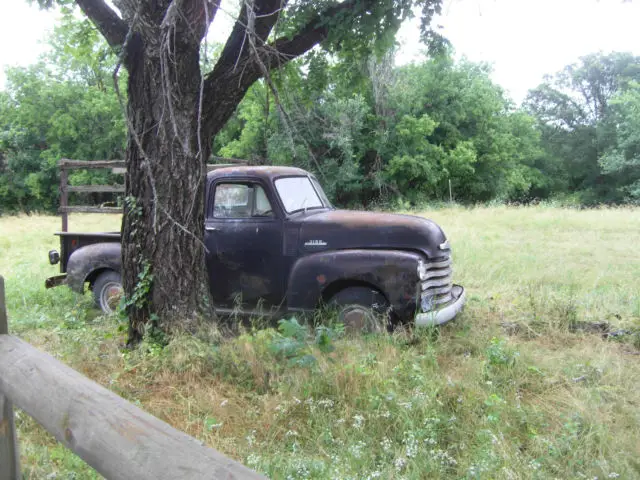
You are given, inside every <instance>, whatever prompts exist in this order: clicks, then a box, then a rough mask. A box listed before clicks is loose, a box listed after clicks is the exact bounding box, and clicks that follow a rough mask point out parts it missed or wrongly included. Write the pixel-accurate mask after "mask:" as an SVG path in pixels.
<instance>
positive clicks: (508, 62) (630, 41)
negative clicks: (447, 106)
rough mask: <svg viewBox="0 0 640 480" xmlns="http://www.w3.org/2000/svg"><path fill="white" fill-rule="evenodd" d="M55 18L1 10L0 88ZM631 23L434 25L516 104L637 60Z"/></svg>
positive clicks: (492, 10) (556, 4)
mask: <svg viewBox="0 0 640 480" xmlns="http://www.w3.org/2000/svg"><path fill="white" fill-rule="evenodd" d="M6 1H7V0H5V2H6ZM56 17H57V16H56V14H55V13H50V12H42V11H39V10H38V8H37V7H32V6H29V5H28V4H27V2H26V0H12V1H11V3H10V4H9V5H3V15H2V16H0V45H2V47H1V48H0V85H4V81H5V76H4V68H5V67H6V66H9V65H28V64H30V63H33V62H35V61H36V60H37V59H38V56H39V55H40V54H42V53H43V52H44V51H45V50H46V45H45V44H44V42H43V40H44V38H45V35H46V32H47V31H48V30H50V29H51V28H52V27H53V25H54V24H55V21H56ZM221 17H226V18H220V19H218V20H219V22H218V23H222V24H226V25H225V26H227V27H228V26H229V25H230V24H231V22H230V21H229V15H228V14H227V15H225V14H221ZM638 23H640V0H633V1H624V0H444V4H443V13H442V16H441V17H440V18H438V19H437V20H436V21H435V24H436V25H441V26H442V27H443V28H442V30H441V33H442V34H443V35H444V36H445V37H446V38H448V39H449V40H450V41H451V43H452V44H453V46H454V48H455V51H456V55H457V56H458V57H462V56H465V57H467V58H468V59H469V60H472V61H484V62H488V63H490V64H491V65H492V66H493V69H494V71H493V74H492V78H493V80H494V81H495V82H496V83H498V84H499V85H501V86H502V87H503V88H504V89H505V90H506V91H507V92H508V94H509V95H510V96H511V97H512V98H513V99H514V100H515V101H516V102H518V103H519V102H520V101H522V99H523V98H524V97H525V95H526V93H527V91H528V90H529V89H530V88H533V87H535V86H537V85H538V84H539V83H540V82H541V81H542V79H543V76H544V75H545V74H550V73H554V72H556V71H559V70H560V69H562V68H563V67H564V66H565V65H568V64H570V63H573V62H575V61H576V60H577V59H578V58H579V57H580V56H583V55H586V54H589V53H593V52H598V51H602V52H604V53H609V52H612V51H629V52H632V53H634V54H635V55H640V33H639V29H638V27H637V25H638ZM216 27H217V25H216ZM223 29H224V27H223ZM215 30H216V31H218V32H219V31H221V29H219V28H216V29H215ZM418 35H419V32H418V28H417V20H415V21H413V22H407V23H406V24H405V25H404V26H403V27H402V29H401V31H400V34H399V37H398V40H399V42H400V44H401V49H400V53H399V55H398V59H397V63H399V64H403V63H407V62H411V61H417V60H419V59H420V56H421V50H422V47H421V46H420V44H419V41H418Z"/></svg>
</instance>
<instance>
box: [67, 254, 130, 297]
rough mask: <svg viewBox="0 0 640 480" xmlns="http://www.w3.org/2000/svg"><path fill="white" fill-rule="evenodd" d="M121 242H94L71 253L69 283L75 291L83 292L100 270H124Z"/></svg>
mask: <svg viewBox="0 0 640 480" xmlns="http://www.w3.org/2000/svg"><path fill="white" fill-rule="evenodd" d="M120 255H121V247H120V244H119V243H115V242H105V243H94V244H92V245H87V246H86V247H81V248H79V249H78V250H76V251H75V252H73V253H72V254H71V256H70V257H69V261H68V262H67V285H69V287H70V288H71V290H73V291H74V292H78V293H83V292H84V284H85V282H86V281H88V280H89V279H90V278H91V276H92V273H93V272H96V271H98V270H105V269H108V270H114V271H116V272H118V273H120V272H121V270H122V260H121V257H120Z"/></svg>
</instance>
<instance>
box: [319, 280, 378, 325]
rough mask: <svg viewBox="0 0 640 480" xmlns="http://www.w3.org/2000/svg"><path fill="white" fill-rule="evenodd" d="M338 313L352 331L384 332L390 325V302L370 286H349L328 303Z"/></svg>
mask: <svg viewBox="0 0 640 480" xmlns="http://www.w3.org/2000/svg"><path fill="white" fill-rule="evenodd" d="M328 306H329V308H332V309H335V310H336V311H337V313H338V321H339V322H340V323H343V324H344V326H345V327H346V330H347V332H350V333H360V332H362V333H383V332H386V331H388V330H389V327H390V312H389V302H388V301H387V299H386V298H385V297H384V295H383V294H382V293H380V292H379V291H378V290H375V289H374V288H370V287H348V288H345V289H343V290H340V291H339V292H338V293H336V294H335V295H334V296H333V297H331V299H330V300H329V303H328Z"/></svg>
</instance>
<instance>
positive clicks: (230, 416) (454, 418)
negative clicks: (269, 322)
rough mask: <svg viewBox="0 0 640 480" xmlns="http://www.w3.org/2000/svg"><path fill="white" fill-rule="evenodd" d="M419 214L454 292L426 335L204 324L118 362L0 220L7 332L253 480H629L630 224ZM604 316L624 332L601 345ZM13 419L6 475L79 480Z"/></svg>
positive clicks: (505, 211) (638, 388)
mask: <svg viewBox="0 0 640 480" xmlns="http://www.w3.org/2000/svg"><path fill="white" fill-rule="evenodd" d="M423 214H424V215H426V216H429V217H430V218H433V219H434V220H436V221H437V222H438V223H439V224H440V225H441V226H442V227H443V228H444V230H445V232H446V233H447V234H448V236H449V238H450V240H451V243H452V246H453V251H454V265H455V273H454V278H455V281H456V282H458V283H461V284H463V285H464V286H465V287H466V288H467V291H468V294H469V301H468V306H467V309H466V310H465V312H464V313H463V315H462V316H461V317H459V318H458V319H456V321H454V322H452V323H450V324H449V325H446V326H443V327H441V328H439V329H434V330H424V331H414V332H411V331H404V332H399V333H397V334H394V335H380V336H367V337H360V338H355V339H354V338H345V337H344V336H342V334H341V329H340V328H339V327H338V326H331V325H330V326H329V327H327V328H325V329H318V330H316V331H314V330H313V328H312V327H307V326H298V325H297V324H296V323H295V322H293V321H289V322H287V323H286V324H285V325H284V326H283V328H281V330H280V331H278V330H277V329H274V328H261V326H260V325H259V324H256V327H255V328H252V329H247V330H246V331H245V332H244V333H242V334H241V335H240V336H237V337H234V338H228V337H226V336H222V335H220V333H219V331H218V329H217V328H216V327H215V326H214V325H209V326H203V327H202V328H201V329H200V331H199V332H198V334H197V335H192V336H187V335H183V336H180V337H177V338H174V339H172V340H171V341H170V342H169V344H168V346H166V347H165V348H161V347H160V346H159V345H158V344H157V343H155V342H154V341H152V340H150V339H149V340H146V341H145V342H144V343H143V345H142V346H141V348H139V349H138V350H136V351H134V352H127V351H125V350H123V349H122V348H121V346H122V344H123V343H124V340H125V337H124V333H123V329H122V327H123V324H122V323H121V320H119V319H117V318H114V317H111V318H106V317H102V316H99V315H98V314H97V312H96V311H95V310H93V309H91V300H90V298H89V296H85V297H78V296H76V295H74V294H72V293H71V292H70V291H68V289H66V288H58V289H54V290H50V291H46V290H45V289H44V287H43V281H44V278H46V277H47V276H51V275H54V274H56V273H57V269H56V268H55V267H52V266H49V265H48V263H47V259H46V254H47V251H48V250H49V249H50V248H56V247H57V246H58V245H57V237H54V236H53V235H52V232H54V231H55V230H57V229H58V228H59V219H58V218H56V217H45V216H32V217H27V216H22V217H6V218H0V274H2V275H4V277H5V279H6V284H7V297H8V298H7V300H8V310H9V317H10V328H11V329H12V331H13V333H15V334H16V335H19V336H20V337H22V338H24V339H25V340H27V341H29V342H31V343H32V344H34V345H36V346H37V347H38V348H41V349H43V350H46V351H48V352H50V353H52V354H53V355H55V356H56V357H58V358H60V359H61V360H63V361H64V362H66V363H67V364H69V365H71V366H72V367H74V368H76V369H77V370H79V371H81V372H83V373H84V374H86V375H87V376H89V377H91V378H92V379H94V380H96V381H97V382H99V383H101V384H102V385H105V386H106V387H108V388H110V389H112V390H113V391H115V392H117V393H118V394H120V395H122V396H123V397H125V398H127V399H129V400H131V401H133V402H136V403H137V404H139V405H141V406H142V407H143V408H144V409H146V410H147V411H149V412H151V413H152V414H154V415H156V416H158V417H159V418H161V419H163V420H165V421H167V422H169V423H170V424H172V425H174V426H176V427H177V428H179V429H181V430H184V431H185V432H187V433H189V434H190V435H193V436H195V437H197V438H199V439H201V440H203V441H204V442H206V443H207V444H208V445H210V446H212V447H214V448H216V449H218V450H220V451H222V452H223V453H225V454H227V455H229V456H232V457H234V458H236V459H238V460H240V461H242V462H243V463H245V464H247V465H248V466H250V467H252V468H254V469H256V470H259V471H262V472H264V473H266V474H267V475H269V476H270V477H272V478H282V479H287V478H300V479H302V478H339V479H351V478H353V479H356V478H357V479H373V478H382V479H387V478H397V479H400V478H406V479H422V478H487V479H502V478H504V479H520V478H523V479H525V478H527V479H528V478H532V479H536V478H539V479H548V478H558V479H574V478H575V479H583V478H585V479H594V478H598V479H604V478H625V479H626V478H640V356H639V355H638V354H639V353H640V337H639V334H638V332H639V331H640V258H639V251H640V250H639V249H640V210H639V209H600V210H584V211H578V210H565V209H554V208H546V207H532V208H507V207H496V208H478V209H462V208H452V209H443V210H435V211H430V212H424V213H423ZM118 222H119V220H118V219H117V218H115V217H108V216H102V217H101V216H89V215H87V216H81V215H75V216H72V218H71V226H72V227H73V228H76V229H78V230H85V231H91V230H93V231H99V230H112V229H114V228H116V229H117V228H118ZM603 321H605V322H608V323H609V324H610V325H611V327H610V328H611V329H612V330H624V331H625V332H626V333H625V334H623V335H619V336H617V337H615V338H604V337H603V335H602V332H600V331H596V330H597V328H594V327H593V325H594V324H595V323H597V322H603ZM319 336H320V337H322V338H323V339H324V341H323V342H317V341H316V339H317V338H318V337H319ZM17 423H18V427H19V436H20V446H21V449H22V451H21V454H22V466H23V470H24V475H25V478H33V479H41V478H56V479H72V478H73V479H79V478H97V477H98V475H97V474H96V473H95V472H93V471H92V470H91V469H90V468H88V467H87V466H86V465H84V463H83V462H82V461H81V460H79V459H78V458H77V457H75V456H74V455H73V454H72V453H70V452H69V451H67V450H66V449H64V448H63V447H61V446H60V445H58V444H56V443H55V440H53V439H52V438H51V437H49V436H48V435H47V434H46V433H45V432H43V431H42V430H41V429H40V428H39V427H38V426H37V425H36V424H35V423H34V422H33V421H32V420H30V419H29V418H28V417H27V416H26V415H24V414H20V413H18V418H17Z"/></svg>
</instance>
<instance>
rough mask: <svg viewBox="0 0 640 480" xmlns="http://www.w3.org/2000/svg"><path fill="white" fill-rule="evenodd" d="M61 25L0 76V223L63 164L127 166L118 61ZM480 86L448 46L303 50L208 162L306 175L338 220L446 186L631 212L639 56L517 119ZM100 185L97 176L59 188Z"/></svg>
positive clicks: (31, 203)
mask: <svg viewBox="0 0 640 480" xmlns="http://www.w3.org/2000/svg"><path fill="white" fill-rule="evenodd" d="M64 18H65V19H64V20H63V22H62V23H61V24H60V25H58V26H57V27H56V28H55V30H54V32H53V34H52V35H51V37H50V40H49V44H50V52H49V53H48V54H47V55H46V56H43V58H42V60H41V61H40V62H39V63H37V64H35V65H32V66H30V67H26V68H11V69H8V70H7V72H6V75H7V86H6V89H5V91H2V92H0V213H6V212H14V211H32V210H48V211H53V210H54V209H55V208H56V206H57V202H58V192H57V188H58V170H57V167H56V162H57V160H58V159H60V158H63V157H66V158H74V159H89V160H90V159H115V158H123V157H124V149H125V141H126V126H125V122H124V119H123V115H122V108H121V105H120V103H119V101H118V98H117V95H116V92H115V91H114V86H113V82H112V79H111V74H112V72H113V69H114V67H115V64H116V58H115V56H114V55H113V53H111V51H110V49H109V48H108V46H107V45H106V43H105V42H104V40H103V39H102V37H101V36H100V35H99V34H98V33H97V32H96V30H95V29H94V27H93V26H92V25H91V24H90V23H89V22H88V21H78V20H77V19H74V17H73V16H71V15H68V16H66V17H64ZM209 50H213V51H214V54H213V55H215V52H216V49H211V48H210V49H209ZM205 61H212V59H207V60H205ZM490 73H491V72H490V67H489V66H488V65H485V64H478V63H473V62H469V61H466V60H460V61H455V60H454V59H453V54H452V51H451V50H450V49H446V48H445V49H444V50H443V51H441V52H439V53H438V54H437V55H433V56H431V57H430V58H429V59H428V60H425V61H424V62H422V63H419V64H412V65H407V66H401V67H396V66H394V57H393V51H390V52H388V53H387V54H385V55H381V56H378V57H373V58H370V57H368V58H361V57H359V56H357V55H352V56H350V57H346V58H343V57H341V56H338V55H331V54H328V53H326V52H322V51H320V50H314V51H312V52H311V53H310V54H307V55H306V56H304V57H303V58H300V59H298V60H296V61H294V62H291V63H290V64H288V65H287V66H285V67H284V68H283V69H281V70H280V71H278V72H277V73H274V74H273V77H272V79H271V80H272V82H271V84H270V83H269V82H265V81H259V82H257V83H256V84H254V85H253V86H252V87H251V88H250V90H249V92H248V94H247V96H246V97H245V98H244V100H243V101H242V102H241V104H240V106H239V108H238V109H237V111H236V112H235V114H234V115H233V116H232V118H231V119H230V120H229V122H228V123H227V124H226V126H225V127H224V129H223V130H222V131H221V132H220V133H219V134H218V135H216V137H215V141H214V145H213V153H214V155H220V156H229V157H238V158H246V159H248V160H250V161H251V162H252V163H256V164H267V163H273V164H283V165H296V166H300V167H303V168H306V169H308V170H311V171H314V172H315V173H316V174H317V175H318V176H319V177H320V178H321V179H322V181H323V184H324V186H325V188H326V190H327V192H328V193H329V195H330V197H331V198H332V200H333V201H334V202H335V203H336V204H337V205H342V206H365V207H366V206H371V205H387V206H410V205H416V204H420V203H423V202H429V201H441V200H447V199H448V198H449V185H451V189H452V191H453V195H454V197H455V200H456V201H458V202H462V203H475V202H490V201H500V202H507V201H509V202H529V201H533V200H540V199H561V200H562V201H564V202H570V203H574V204H585V205H593V204H598V203H639V202H640V58H639V57H634V56H633V55H631V54H626V53H611V54H608V55H604V54H593V55H589V56H587V57H583V58H581V59H579V60H578V61H577V62H576V63H575V64H573V65H569V66H567V67H566V68H565V69H563V70H562V71H561V72H558V73H557V74H555V75H553V76H549V77H547V78H546V79H545V81H544V82H543V83H542V84H541V85H539V86H538V87H536V88H534V89H532V90H531V91H530V92H529V95H528V96H527V98H526V100H525V102H524V103H523V105H522V106H521V107H516V105H514V103H513V102H512V101H511V100H510V99H509V98H508V96H507V95H506V94H505V92H504V91H503V90H502V89H501V88H500V87H499V86H498V85H496V84H494V83H493V82H492V81H491V79H490ZM125 101H126V100H125ZM112 181H113V179H112V178H108V174H106V173H97V172H89V173H87V172H78V173H74V174H73V175H72V177H71V182H72V183H74V182H75V183H109V182H112ZM94 200H95V199H94Z"/></svg>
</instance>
